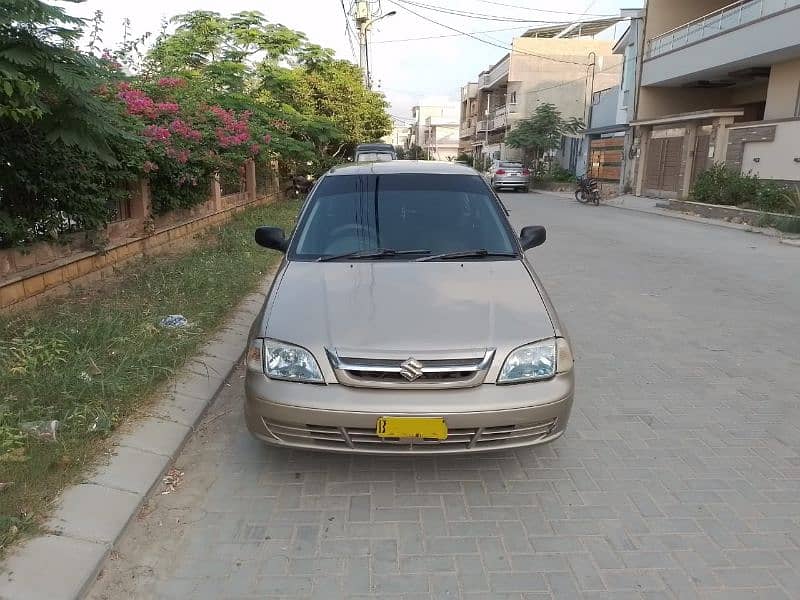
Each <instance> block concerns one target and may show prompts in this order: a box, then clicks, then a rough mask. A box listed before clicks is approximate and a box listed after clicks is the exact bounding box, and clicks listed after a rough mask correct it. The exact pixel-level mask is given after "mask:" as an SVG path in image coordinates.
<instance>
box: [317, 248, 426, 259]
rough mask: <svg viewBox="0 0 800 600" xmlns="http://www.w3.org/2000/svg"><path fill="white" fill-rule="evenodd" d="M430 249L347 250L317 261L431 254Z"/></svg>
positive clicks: (321, 257)
mask: <svg viewBox="0 0 800 600" xmlns="http://www.w3.org/2000/svg"><path fill="white" fill-rule="evenodd" d="M430 253H431V251H430V250H394V249H392V248H378V249H377V250H356V251H355V252H345V253H344V254H333V255H331V256H320V257H319V258H318V259H317V262H330V261H334V260H346V259H348V258H364V259H381V258H391V257H393V256H405V255H407V254H430Z"/></svg>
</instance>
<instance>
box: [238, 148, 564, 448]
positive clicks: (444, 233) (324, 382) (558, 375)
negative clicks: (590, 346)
mask: <svg viewBox="0 0 800 600" xmlns="http://www.w3.org/2000/svg"><path fill="white" fill-rule="evenodd" d="M545 237H546V232H545V230H544V228H543V227H539V226H531V227H525V228H523V229H522V231H521V234H520V236H519V237H517V236H516V235H515V233H514V231H513V230H512V228H511V226H510V224H509V221H508V218H507V213H506V210H505V209H504V207H503V206H502V204H500V203H499V202H498V200H497V198H496V197H495V196H494V195H493V194H492V193H491V191H490V190H489V188H488V186H487V185H486V181H485V180H484V179H483V178H482V177H481V176H480V175H479V174H478V173H477V172H476V171H474V170H473V169H471V168H469V167H464V166H461V165H456V164H452V163H436V162H413V161H392V162H385V163H370V164H362V165H352V166H347V167H340V168H335V169H333V170H331V171H330V172H329V173H327V174H326V175H325V176H324V177H323V178H322V179H321V180H320V181H319V183H318V185H317V186H316V187H315V188H314V190H313V191H312V193H311V195H310V196H309V198H308V199H307V201H306V204H305V206H304V208H303V210H302V211H301V214H300V217H299V222H298V225H297V227H296V229H295V231H294V232H293V234H292V235H291V236H290V237H289V238H288V239H287V238H286V237H285V236H284V233H283V231H281V230H280V229H275V228H271V227H261V228H259V229H258V230H257V231H256V240H257V241H258V243H259V244H260V245H262V246H265V247H267V248H272V249H276V250H279V251H282V252H285V258H284V259H283V262H282V264H281V266H280V268H279V271H278V273H277V276H276V277H275V281H274V283H273V285H272V289H271V290H270V292H269V294H268V296H267V298H266V301H265V303H264V307H263V310H262V312H261V315H260V317H259V318H258V319H257V320H256V322H255V324H254V326H253V329H252V331H251V337H250V341H249V349H248V353H247V375H246V396H247V398H246V402H245V415H246V421H247V426H248V428H249V429H250V431H251V432H252V433H253V434H254V435H255V436H256V437H258V438H259V439H261V440H263V441H265V442H268V443H270V444H276V445H281V446H291V447H296V448H308V449H318V450H330V451H340V452H356V453H380V454H385V453H389V454H391V453H396V454H408V453H459V452H479V451H484V450H496V449H500V448H513V447H518V446H526V445H532V444H541V443H545V442H549V441H552V440H554V439H556V438H558V437H559V436H560V435H561V434H563V433H564V429H565V427H566V425H567V419H568V418H569V414H570V409H571V407H572V398H573V389H574V376H573V359H572V352H571V350H570V344H569V342H568V340H567V337H566V333H565V331H564V329H563V327H562V326H561V324H560V323H559V320H558V317H557V316H556V312H555V309H554V308H553V306H552V304H551V303H550V300H549V299H548V297H547V294H546V292H545V290H544V288H543V287H542V284H541V282H540V281H539V278H538V277H537V276H536V273H535V272H534V270H533V267H532V266H531V263H530V262H529V261H528V260H527V258H526V257H525V251H526V250H528V249H530V248H534V247H536V246H539V245H540V244H542V243H544V241H545Z"/></svg>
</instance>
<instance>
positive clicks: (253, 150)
mask: <svg viewBox="0 0 800 600" xmlns="http://www.w3.org/2000/svg"><path fill="white" fill-rule="evenodd" d="M259 152H261V146H259V145H258V144H250V154H252V155H254V156H255V155H256V154H258V153H259Z"/></svg>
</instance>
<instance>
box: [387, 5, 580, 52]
mask: <svg viewBox="0 0 800 600" xmlns="http://www.w3.org/2000/svg"><path fill="white" fill-rule="evenodd" d="M387 1H388V2H390V3H392V4H394V5H395V6H397V7H399V8H402V9H403V10H405V11H406V12H409V13H411V14H412V15H414V16H416V17H418V18H420V19H423V20H425V21H428V22H429V23H433V24H434V25H438V26H439V27H444V28H445V29H449V30H450V31H454V32H456V33H459V34H461V35H465V36H467V37H470V38H472V39H474V40H477V41H479V42H482V43H484V44H487V45H489V46H494V47H495V48H500V49H501V50H505V51H506V52H511V51H514V52H518V53H519V54H524V55H527V56H535V57H536V58H541V59H542V60H550V61H553V62H558V63H566V64H571V65H581V66H582V67H585V66H587V64H586V63H582V62H576V61H573V60H564V59H561V58H554V57H552V56H546V55H544V54H535V53H533V52H528V51H526V50H521V49H517V50H514V49H513V48H511V47H509V46H505V45H503V44H498V43H495V42H493V41H490V40H485V39H483V38H479V37H478V36H476V35H474V34H472V33H469V32H466V31H461V30H460V29H456V28H455V27H451V26H450V25H445V24H444V23H440V22H439V21H435V20H434V19H431V18H430V17H426V16H425V15H422V14H420V13H418V12H416V11H414V10H412V9H410V8H408V6H406V5H405V2H403V3H402V4H401V3H400V0H387Z"/></svg>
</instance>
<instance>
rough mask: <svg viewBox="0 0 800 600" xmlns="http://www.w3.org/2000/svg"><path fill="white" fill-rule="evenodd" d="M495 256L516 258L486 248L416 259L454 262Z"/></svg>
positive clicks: (420, 260)
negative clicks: (460, 259)
mask: <svg viewBox="0 0 800 600" xmlns="http://www.w3.org/2000/svg"><path fill="white" fill-rule="evenodd" d="M496 256H499V257H504V258H517V254H515V253H514V252H491V251H489V250H487V249H486V248H480V249H478V250H460V251H458V252H445V253H444V254H434V255H433V256H426V257H425V258H418V259H417V262H430V261H433V260H455V259H458V258H487V257H491V258H494V257H496Z"/></svg>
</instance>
